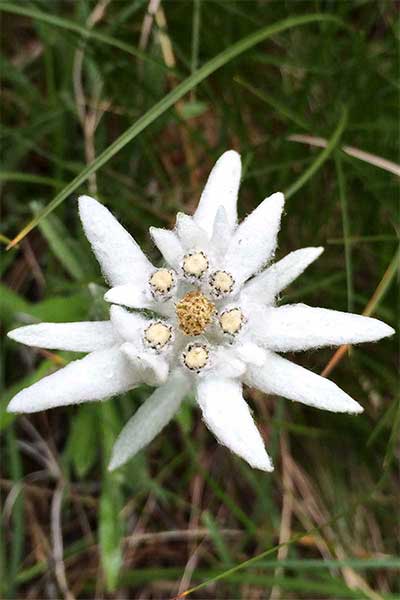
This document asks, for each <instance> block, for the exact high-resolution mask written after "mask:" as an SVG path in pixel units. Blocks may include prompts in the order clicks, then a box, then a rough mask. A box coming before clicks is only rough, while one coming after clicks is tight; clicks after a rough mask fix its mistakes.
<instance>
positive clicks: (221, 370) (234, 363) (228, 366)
mask: <svg viewBox="0 0 400 600" xmlns="http://www.w3.org/2000/svg"><path fill="white" fill-rule="evenodd" d="M245 371H246V365H245V363H244V362H243V361H242V360H240V359H239V358H238V356H237V355H236V354H235V352H234V350H233V348H230V347H224V346H219V347H218V348H217V349H216V350H215V351H214V352H213V353H212V358H211V368H210V369H208V370H205V371H203V374H202V375H203V377H205V378H207V377H210V376H212V377H214V376H216V377H222V378H230V377H233V378H238V377H241V375H243V373H244V372H245Z"/></svg>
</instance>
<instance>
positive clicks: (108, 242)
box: [79, 196, 154, 285]
mask: <svg viewBox="0 0 400 600" xmlns="http://www.w3.org/2000/svg"><path fill="white" fill-rule="evenodd" d="M79 214H80V217H81V220H82V224H83V228H84V230H85V234H86V237H87V238H88V240H89V242H90V244H91V246H92V249H93V252H94V254H95V255H96V258H97V260H98V261H99V263H100V266H101V270H102V272H103V275H104V277H105V279H106V280H107V281H108V282H109V283H110V285H122V284H124V283H130V282H139V281H141V282H143V281H145V280H146V279H147V278H148V276H149V273H150V272H151V271H153V270H154V267H153V266H152V264H151V263H150V261H149V260H148V259H147V258H146V256H145V255H144V254H143V252H142V250H141V249H140V246H139V245H138V244H137V243H136V242H135V240H134V239H133V237H132V236H131V235H130V234H129V233H128V232H127V231H126V229H124V227H122V225H120V223H118V221H117V220H116V219H115V218H114V217H113V215H112V214H111V213H110V211H109V210H108V209H107V208H106V207H105V206H103V205H102V204H100V202H97V200H94V198H90V196H81V197H80V198H79Z"/></svg>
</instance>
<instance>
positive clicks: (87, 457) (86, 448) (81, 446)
mask: <svg viewBox="0 0 400 600" xmlns="http://www.w3.org/2000/svg"><path fill="white" fill-rule="evenodd" d="M96 427H97V407H96V406H90V405H83V406H81V407H79V411H78V412H77V413H76V414H75V415H74V417H73V419H72V425H71V433H70V435H69V438H68V446H67V450H66V455H67V457H68V458H70V459H71V461H72V464H73V467H74V469H75V471H76V473H77V475H78V477H79V478H80V479H83V477H84V476H85V475H86V474H87V473H88V472H89V471H90V469H91V468H92V466H93V464H94V462H95V460H96V456H97V450H98V445H97V443H96V440H97V432H96Z"/></svg>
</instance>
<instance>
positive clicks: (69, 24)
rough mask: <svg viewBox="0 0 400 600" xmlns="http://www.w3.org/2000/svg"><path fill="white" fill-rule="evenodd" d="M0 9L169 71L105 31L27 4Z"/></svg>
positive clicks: (8, 4) (4, 4) (0, 5)
mask: <svg viewBox="0 0 400 600" xmlns="http://www.w3.org/2000/svg"><path fill="white" fill-rule="evenodd" d="M0 10H2V11H4V12H8V13H11V14H14V15H20V16H23V17H30V18H31V19H36V20H37V21H42V22H43V23H47V24H48V25H53V26H54V27H60V28H61V29H66V30H67V31H73V32H75V33H78V34H79V35H81V36H82V37H83V38H85V39H89V38H92V39H93V40H97V41H98V42H102V43H103V44H107V45H108V46H113V47H114V48H118V50H122V51H123V52H126V53H127V54H131V55H132V56H135V57H136V58H140V60H143V61H147V62H152V63H153V64H156V65H157V66H158V67H160V69H163V71H171V69H169V68H168V67H166V66H165V65H164V63H162V62H159V61H158V60H155V59H154V58H151V56H149V55H148V54H146V53H145V52H142V51H141V50H138V49H137V48H135V46H131V45H130V44H126V43H125V42H121V41H120V40H117V39H116V38H114V37H112V36H110V35H107V34H105V33H100V32H98V31H93V30H91V29H86V27H83V26H82V25H79V24H78V23H75V22H74V21H70V20H68V19H64V18H62V17H58V16H56V15H52V14H46V13H44V12H41V11H40V10H35V9H34V8H29V7H27V6H22V5H21V4H13V3H12V2H0Z"/></svg>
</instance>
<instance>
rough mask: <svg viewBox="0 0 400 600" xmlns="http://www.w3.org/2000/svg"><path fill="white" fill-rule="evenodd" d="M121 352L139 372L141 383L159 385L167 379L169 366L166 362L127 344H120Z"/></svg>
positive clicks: (159, 357) (155, 355)
mask: <svg viewBox="0 0 400 600" xmlns="http://www.w3.org/2000/svg"><path fill="white" fill-rule="evenodd" d="M121 351H122V352H123V353H124V354H125V355H126V356H127V357H128V359H129V361H130V362H131V364H132V365H133V367H134V368H135V370H136V371H140V372H141V376H142V378H143V383H147V385H154V386H156V385H161V384H162V383H165V382H166V380H167V377H168V372H169V366H168V363H167V361H166V360H164V359H163V358H162V357H161V356H157V354H155V353H154V352H151V351H147V352H143V350H142V349H139V348H138V347H137V346H134V345H133V344H130V343H129V342H127V343H125V344H122V346H121Z"/></svg>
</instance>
